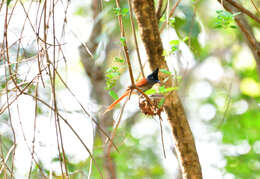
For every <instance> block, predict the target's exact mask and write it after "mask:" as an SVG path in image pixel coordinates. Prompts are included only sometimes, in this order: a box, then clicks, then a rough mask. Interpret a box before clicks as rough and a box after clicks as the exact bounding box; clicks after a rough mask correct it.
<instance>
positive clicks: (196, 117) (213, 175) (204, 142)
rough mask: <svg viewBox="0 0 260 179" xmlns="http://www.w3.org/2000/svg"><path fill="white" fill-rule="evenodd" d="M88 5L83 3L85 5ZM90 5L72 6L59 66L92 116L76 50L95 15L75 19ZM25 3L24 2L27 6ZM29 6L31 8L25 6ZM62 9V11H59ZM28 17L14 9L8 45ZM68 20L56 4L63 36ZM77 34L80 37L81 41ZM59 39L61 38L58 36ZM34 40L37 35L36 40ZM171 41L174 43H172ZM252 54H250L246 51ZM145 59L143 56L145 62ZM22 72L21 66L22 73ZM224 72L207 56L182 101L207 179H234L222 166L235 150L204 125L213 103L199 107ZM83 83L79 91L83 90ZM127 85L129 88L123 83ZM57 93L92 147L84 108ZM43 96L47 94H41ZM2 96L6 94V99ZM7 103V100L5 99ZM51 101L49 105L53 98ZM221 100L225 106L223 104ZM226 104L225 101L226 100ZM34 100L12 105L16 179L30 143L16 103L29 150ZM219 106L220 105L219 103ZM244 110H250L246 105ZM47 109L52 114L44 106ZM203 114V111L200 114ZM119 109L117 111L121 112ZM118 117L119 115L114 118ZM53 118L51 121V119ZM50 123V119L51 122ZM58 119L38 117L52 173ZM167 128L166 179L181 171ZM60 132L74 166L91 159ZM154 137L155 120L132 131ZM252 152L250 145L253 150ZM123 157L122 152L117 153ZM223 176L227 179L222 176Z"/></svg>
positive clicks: (186, 60) (41, 152) (27, 40)
mask: <svg viewBox="0 0 260 179" xmlns="http://www.w3.org/2000/svg"><path fill="white" fill-rule="evenodd" d="M83 2H84V3H83ZM85 3H86V1H81V0H73V1H72V3H71V4H70V6H69V9H68V14H67V21H68V24H67V27H66V35H65V39H64V41H63V42H64V43H65V46H64V52H65V56H66V58H67V60H68V61H67V67H68V68H67V70H65V69H66V68H65V66H64V63H63V61H61V62H60V66H59V69H60V70H59V72H60V73H61V74H62V75H63V77H64V79H65V80H66V82H67V84H68V86H69V87H70V88H71V89H72V91H73V92H74V93H75V94H76V96H77V98H78V99H79V100H80V102H81V103H82V104H83V105H84V107H86V109H87V110H88V111H90V112H92V113H94V112H97V110H96V109H97V108H99V107H98V106H96V105H95V103H94V102H93V101H92V100H91V99H90V83H89V81H88V79H87V78H86V75H85V73H84V70H83V69H82V67H81V66H80V62H79V54H78V46H79V45H80V41H82V42H84V41H85V40H87V38H88V36H89V34H90V32H91V27H92V25H93V22H92V20H91V17H87V18H82V17H79V16H74V15H72V14H73V12H75V10H76V9H77V7H79V6H80V5H82V4H85ZM25 4H26V3H25ZM26 5H27V7H28V4H26ZM58 6H60V7H58ZM35 12H36V8H35V7H34V8H32V10H31V11H30V14H31V15H30V16H29V17H30V19H31V20H32V22H34V21H35V19H34V15H33V14H35ZM3 18H4V11H3V10H2V12H1V13H0V32H3V23H2V22H3ZM24 18H25V16H24V13H23V11H22V9H21V7H19V6H18V7H16V11H15V12H14V15H13V16H12V20H11V24H10V25H9V29H10V31H9V36H8V40H9V44H11V43H12V42H14V41H16V40H17V39H18V38H19V33H20V29H21V26H22V25H23V22H24ZM63 19H64V7H63V6H62V5H61V4H59V3H58V4H57V8H56V21H55V22H56V27H57V28H55V31H56V33H57V34H59V35H60V34H61V26H62V24H63ZM74 34H77V37H78V38H79V39H80V41H79V39H77V38H76V37H75V35H74ZM32 35H33V33H32V31H31V30H30V26H29V25H28V24H27V25H26V28H25V31H24V36H23V41H24V46H25V47H28V46H30V44H33V42H32V40H31V39H32V38H31V36H32ZM59 35H57V36H58V37H59ZM169 36H170V37H171V38H173V39H177V36H176V33H175V32H174V31H173V30H167V31H165V33H164V34H163V35H162V39H163V43H164V46H165V47H166V48H167V44H168V42H167V40H169V39H168V38H167V37H169ZM33 38H34V37H33ZM2 39H3V33H0V40H1V41H2ZM170 40H172V39H170ZM200 40H201V43H202V44H203V41H205V40H207V34H206V32H204V31H202V33H201V34H200ZM180 48H181V49H182V51H183V53H182V54H183V55H181V56H180V58H181V60H180V61H181V62H183V67H184V68H187V69H189V68H191V67H193V66H194V65H195V64H196V63H195V60H194V59H193V55H192V54H191V53H190V52H189V49H188V47H187V46H186V45H185V44H184V43H181V44H180ZM140 49H141V53H142V56H143V57H144V48H143V47H140ZM247 53H248V51H247ZM142 59H145V58H142ZM175 59H176V56H175V55H172V56H170V57H168V58H167V62H168V65H169V68H170V70H171V71H173V70H174V69H176V70H177V71H178V70H180V69H178V65H177V63H175V62H176V60H175ZM29 67H31V68H30V74H31V76H28V79H31V78H32V77H33V76H35V74H36V73H37V72H38V69H37V64H36V63H34V62H29V63H27V64H25V65H24V70H25V71H24V73H26V71H27V70H28V69H29ZM21 70H23V68H22V69H21ZM0 73H1V75H2V74H4V70H3V67H1V68H0ZM225 73H226V72H225V71H224V70H223V69H222V67H221V64H220V62H219V59H216V58H215V57H209V58H208V59H207V60H206V62H205V63H204V64H203V65H202V66H201V67H200V68H199V69H198V70H197V71H196V72H195V73H194V74H196V78H197V79H198V83H194V84H193V85H192V87H191V90H190V93H189V94H188V96H185V98H184V104H185V108H186V112H187V116H188V119H189V123H190V125H191V128H192V131H193V134H194V138H195V140H196V147H197V150H198V154H199V158H200V162H201V165H202V170H203V175H204V178H205V179H219V178H225V179H232V178H234V177H233V176H232V175H231V174H224V172H223V171H221V170H219V168H223V167H224V166H225V164H226V162H225V160H224V156H223V154H222V151H223V150H224V151H227V150H229V149H230V147H231V146H224V145H222V144H221V139H222V135H221V133H220V132H217V131H214V130H213V129H211V128H210V127H209V126H208V125H206V124H205V121H206V122H207V121H210V120H212V119H214V117H215V114H216V109H215V108H214V106H212V105H210V104H205V105H201V104H200V102H199V100H202V99H205V98H207V97H209V96H210V95H211V94H212V91H213V87H212V86H211V84H210V83H208V82H207V80H210V81H218V80H219V79H221V78H223V75H224V74H225ZM230 76H231V77H230V78H232V76H233V74H230ZM126 78H129V77H128V74H125V75H123V80H121V81H126V80H127V79H126ZM79 84H80V87H79ZM124 86H126V85H125V84H124ZM57 89H58V93H57V99H58V101H59V105H60V107H61V108H62V109H64V110H68V111H74V112H72V113H70V114H68V113H66V114H65V113H64V116H65V117H66V119H68V120H69V122H70V123H71V125H72V126H73V127H74V129H76V130H77V132H78V133H79V134H80V136H81V137H82V139H83V140H84V141H85V143H86V144H87V145H88V147H89V148H91V147H92V143H93V125H92V123H91V121H90V119H89V118H88V117H86V115H83V114H81V113H78V112H75V111H76V110H80V107H79V105H78V103H77V102H76V101H75V99H74V98H73V97H72V96H71V95H70V94H69V93H68V91H67V90H66V89H62V88H61V85H60V86H59V85H58V86H57ZM39 92H40V93H41V92H42V93H45V94H46V93H49V92H48V90H47V89H43V88H42V87H40V90H39ZM43 97H44V96H43ZM2 98H4V96H2ZM1 100H2V102H1V104H3V99H1ZM49 101H51V100H50V99H49ZM136 101H137V99H134V98H133V99H132V100H131V103H128V105H127V109H126V115H125V116H127V115H129V114H131V113H132V112H133V110H138V109H137V108H136ZM219 101H220V103H221V104H222V105H223V99H220V100H219ZM221 101H222V102H221ZM224 102H225V101H224ZM34 103H35V102H34V101H33V100H32V99H31V98H30V97H26V96H21V97H20V98H19V99H18V100H17V102H16V103H15V104H14V105H13V107H12V109H11V112H12V119H13V121H14V126H15V129H16V134H17V149H16V158H15V164H16V168H17V172H16V177H17V178H21V179H22V178H26V177H25V175H26V174H27V173H28V170H29V167H30V162H31V156H30V153H29V152H28V150H27V147H26V144H25V142H24V139H23V135H22V132H21V126H20V123H19V120H18V119H19V118H18V115H17V109H16V105H18V106H19V112H20V119H21V121H22V125H23V129H24V131H25V136H26V138H27V142H28V143H29V146H31V140H32V135H33V122H34V111H32V109H34ZM221 104H220V105H221ZM237 105H240V106H241V105H242V107H241V109H242V108H243V111H245V110H246V109H247V103H246V104H245V101H244V102H241V104H237ZM245 106H246V107H245ZM44 110H48V109H47V108H45V109H44ZM197 111H199V112H197ZM117 112H118V111H116V112H115V113H117ZM115 116H116V114H115ZM50 117H51V118H50ZM50 119H51V120H50ZM53 119H54V118H53V117H52V116H44V115H39V116H38V118H37V126H38V127H37V131H36V140H37V141H36V144H35V145H36V148H35V150H36V153H37V155H38V157H39V158H40V159H41V160H42V161H43V162H44V164H45V167H46V168H47V169H49V170H54V171H56V172H58V173H59V163H57V162H55V163H54V162H52V159H53V158H54V157H57V146H56V137H55V136H56V134H55V126H54V120H53ZM9 129H10V128H7V127H6V126H0V133H1V135H6V134H7V133H8V132H10V130H9ZM164 129H165V133H164V134H165V136H164V138H165V139H164V140H165V145H166V149H167V158H166V159H163V155H162V152H161V153H158V155H159V156H161V158H162V163H163V164H164V166H165V168H166V169H167V175H168V177H171V176H173V175H174V174H175V173H171V171H172V167H176V169H177V168H178V164H177V161H176V159H175V158H174V156H173V154H172V152H171V150H172V147H173V143H174V142H173V140H172V138H171V136H170V135H169V134H170V130H169V127H168V124H167V122H165V120H164ZM62 132H63V138H64V147H65V150H66V153H67V155H68V156H71V157H72V162H78V161H80V160H82V159H83V160H85V158H86V157H87V156H88V154H87V152H86V150H85V149H84V148H83V147H82V145H81V144H80V142H79V141H78V139H76V138H75V137H74V135H73V134H72V132H71V131H70V130H69V129H68V127H67V126H65V125H64V124H62ZM155 133H159V124H158V123H157V122H155V121H154V120H147V118H144V120H141V121H140V122H139V123H137V124H136V125H135V126H134V127H133V130H132V134H133V135H134V136H135V137H140V138H142V137H143V136H145V135H154V134H155ZM157 143H158V147H160V148H161V141H160V137H158V141H157ZM143 144H144V145H154V143H153V144H149V143H148V144H147V142H145V141H143ZM248 146H249V145H248V143H246V142H244V143H241V144H239V145H238V147H237V148H236V147H234V146H233V148H232V149H233V150H232V151H233V152H234V151H237V152H235V153H234V155H236V154H241V153H246V152H247V151H248ZM249 148H250V146H249ZM119 155H120V154H119ZM223 175H224V176H223Z"/></svg>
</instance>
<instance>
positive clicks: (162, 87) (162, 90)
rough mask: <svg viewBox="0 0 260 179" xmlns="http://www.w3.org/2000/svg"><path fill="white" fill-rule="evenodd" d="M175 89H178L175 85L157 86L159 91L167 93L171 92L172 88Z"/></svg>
mask: <svg viewBox="0 0 260 179" xmlns="http://www.w3.org/2000/svg"><path fill="white" fill-rule="evenodd" d="M177 89H178V88H177V87H170V88H165V86H161V87H160V88H159V93H168V92H171V91H174V90H177Z"/></svg>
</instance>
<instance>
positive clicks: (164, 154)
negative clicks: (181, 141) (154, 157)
mask: <svg viewBox="0 0 260 179" xmlns="http://www.w3.org/2000/svg"><path fill="white" fill-rule="evenodd" d="M158 116H159V122H160V133H161V141H162V148H163V156H164V158H166V152H165V147H164V140H163V127H162V117H161V115H160V114H158Z"/></svg>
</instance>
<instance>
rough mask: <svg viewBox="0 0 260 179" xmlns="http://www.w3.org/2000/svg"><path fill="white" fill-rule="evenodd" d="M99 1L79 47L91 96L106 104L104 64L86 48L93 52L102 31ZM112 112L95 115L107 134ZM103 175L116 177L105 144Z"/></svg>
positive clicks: (95, 1)
mask: <svg viewBox="0 0 260 179" xmlns="http://www.w3.org/2000/svg"><path fill="white" fill-rule="evenodd" d="M100 3H101V1H100V0H93V1H92V10H93V19H94V21H95V22H94V26H93V29H92V32H91V35H90V37H89V39H88V41H87V42H86V43H85V45H81V46H80V47H79V51H80V57H81V62H82V64H83V67H84V70H85V72H86V74H87V75H88V77H89V79H90V81H91V84H92V86H93V88H92V91H91V96H92V97H93V98H94V99H95V100H96V101H97V103H98V104H100V105H104V106H107V105H109V104H111V103H112V98H111V97H110V96H109V95H108V92H107V91H106V90H105V84H106V82H105V72H104V65H102V66H101V65H97V64H96V63H95V60H94V59H93V58H92V56H91V55H90V53H89V52H88V50H89V51H90V52H91V53H93V54H95V51H96V48H97V46H98V42H97V37H98V36H99V35H100V34H101V32H102V22H101V19H99V18H97V16H98V14H99V13H100V12H101V4H100ZM86 48H88V50H87V49H86ZM112 114H113V113H106V114H105V115H100V116H96V117H97V119H98V122H99V125H100V127H102V128H103V129H104V130H105V132H106V133H107V134H109V131H108V130H107V129H108V128H109V127H112V126H113V115H112ZM100 137H101V139H102V141H103V144H105V141H106V137H105V136H104V135H102V134H100ZM104 146H105V147H104V169H105V170H104V176H105V178H108V179H115V178H116V167H115V163H114V161H113V159H112V158H111V156H110V153H109V152H108V150H107V149H108V148H107V145H104Z"/></svg>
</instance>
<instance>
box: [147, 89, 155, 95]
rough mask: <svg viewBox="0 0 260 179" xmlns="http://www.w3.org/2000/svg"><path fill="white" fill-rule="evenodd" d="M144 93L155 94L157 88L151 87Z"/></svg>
mask: <svg viewBox="0 0 260 179" xmlns="http://www.w3.org/2000/svg"><path fill="white" fill-rule="evenodd" d="M144 93H145V94H147V95H152V94H155V93H156V90H155V89H153V88H151V89H149V90H146V91H145V92H144Z"/></svg>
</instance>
